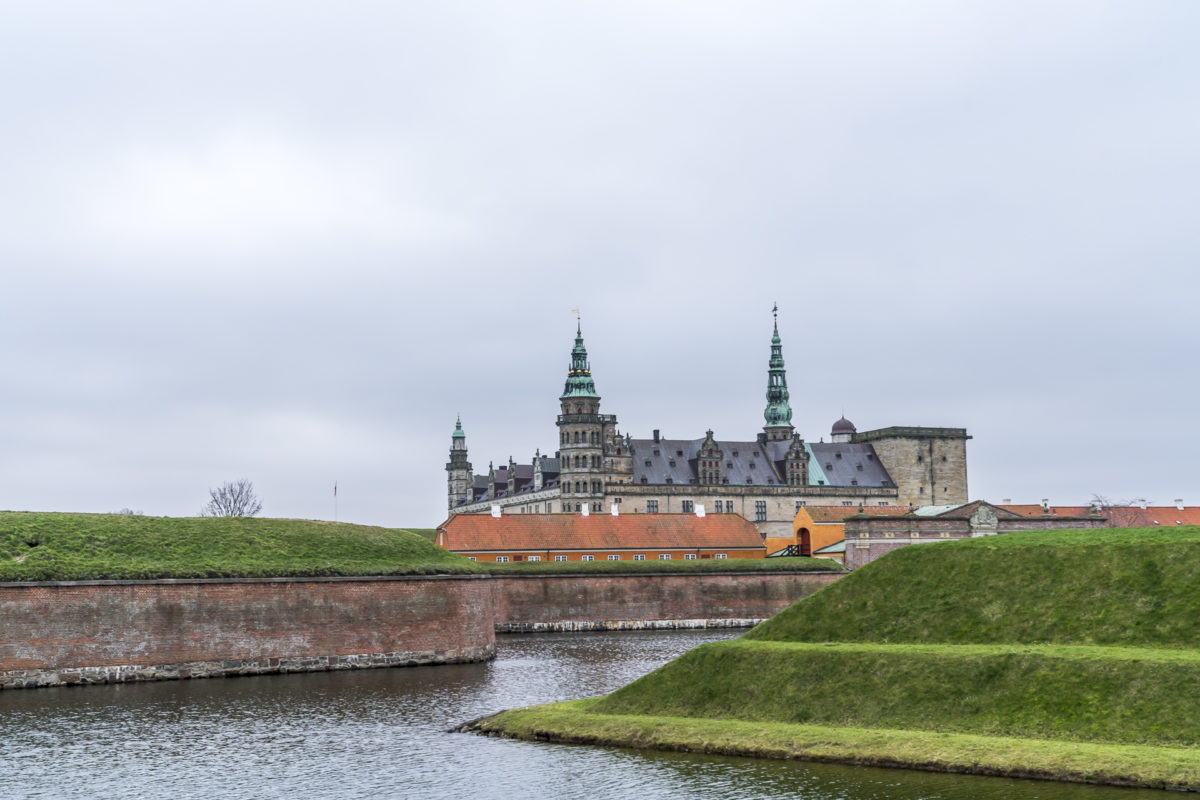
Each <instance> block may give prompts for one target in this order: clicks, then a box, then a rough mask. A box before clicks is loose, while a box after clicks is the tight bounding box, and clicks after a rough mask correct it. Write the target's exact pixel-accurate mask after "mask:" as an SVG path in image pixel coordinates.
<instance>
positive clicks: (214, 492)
mask: <svg viewBox="0 0 1200 800" xmlns="http://www.w3.org/2000/svg"><path fill="white" fill-rule="evenodd" d="M208 498H209V499H208V503H207V504H206V505H205V506H204V508H202V509H200V516H202V517H253V516H254V515H255V514H257V513H258V512H259V511H262V501H260V500H259V499H258V495H256V494H255V493H254V484H253V483H251V482H250V481H248V480H246V479H245V478H242V479H241V480H239V481H234V482H230V481H226V482H225V483H223V484H221V486H220V487H219V488H217V489H209V490H208Z"/></svg>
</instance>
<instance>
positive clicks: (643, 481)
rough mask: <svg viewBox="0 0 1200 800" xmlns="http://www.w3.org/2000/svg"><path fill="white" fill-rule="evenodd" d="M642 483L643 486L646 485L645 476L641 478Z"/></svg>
mask: <svg viewBox="0 0 1200 800" xmlns="http://www.w3.org/2000/svg"><path fill="white" fill-rule="evenodd" d="M642 483H643V484H645V483H646V478H645V476H643V477H642Z"/></svg>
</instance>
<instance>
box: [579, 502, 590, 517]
mask: <svg viewBox="0 0 1200 800" xmlns="http://www.w3.org/2000/svg"><path fill="white" fill-rule="evenodd" d="M591 511H592V504H591V503H584V504H583V505H582V506H580V509H579V513H580V514H582V515H583V516H585V517H586V516H588V515H589V514H590V513H591Z"/></svg>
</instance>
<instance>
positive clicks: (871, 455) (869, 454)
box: [867, 453, 875, 461]
mask: <svg viewBox="0 0 1200 800" xmlns="http://www.w3.org/2000/svg"><path fill="white" fill-rule="evenodd" d="M874 460H875V454H874V453H867V461H874Z"/></svg>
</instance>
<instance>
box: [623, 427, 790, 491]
mask: <svg viewBox="0 0 1200 800" xmlns="http://www.w3.org/2000/svg"><path fill="white" fill-rule="evenodd" d="M716 442H717V445H718V446H719V447H720V448H721V450H722V451H724V461H723V462H722V464H721V467H722V474H723V476H724V477H725V478H726V479H728V481H729V483H731V484H735V483H736V484H743V485H745V484H759V485H775V486H778V485H779V484H781V483H783V482H784V481H783V480H782V479H781V478H780V475H779V474H778V473H777V472H776V470H775V467H774V466H773V465H772V463H771V462H772V458H771V454H770V453H769V452H768V450H767V448H768V447H770V446H771V445H783V450H782V452H783V453H786V452H787V445H788V443H787V442H770V443H767V444H762V443H759V442H731V441H722V440H720V439H718V440H716ZM703 443H704V439H703V438H700V439H660V440H659V441H657V442H656V441H654V440H653V439H633V440H631V444H632V451H633V482H634V483H641V482H642V478H645V479H646V483H648V484H653V483H657V484H662V483H667V482H668V479H670V482H671V483H683V484H688V483H695V482H696V455H697V453H698V452H699V450H700V445H702V444H703ZM647 462H649V464H647ZM672 462H674V463H672Z"/></svg>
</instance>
